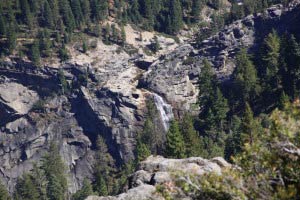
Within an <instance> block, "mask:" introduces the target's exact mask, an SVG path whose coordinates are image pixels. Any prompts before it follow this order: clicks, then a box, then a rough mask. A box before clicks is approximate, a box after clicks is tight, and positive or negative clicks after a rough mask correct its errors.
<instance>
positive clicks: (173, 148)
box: [166, 120, 186, 158]
mask: <svg viewBox="0 0 300 200" xmlns="http://www.w3.org/2000/svg"><path fill="white" fill-rule="evenodd" d="M185 151H186V150H185V143H184V139H183V136H182V134H181V132H180V129H179V125H178V122H177V121H175V120H174V121H172V122H171V125H170V128H169V131H168V133H167V141H166V156H167V157H170V158H184V157H185V156H186V152H185Z"/></svg>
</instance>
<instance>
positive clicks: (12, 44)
mask: <svg viewBox="0 0 300 200" xmlns="http://www.w3.org/2000/svg"><path fill="white" fill-rule="evenodd" d="M6 34H7V36H6V37H7V43H8V44H7V47H8V51H9V53H10V54H12V53H13V51H14V50H15V48H16V46H17V36H16V30H15V26H14V25H13V24H10V25H9V29H8V31H7V33H6Z"/></svg>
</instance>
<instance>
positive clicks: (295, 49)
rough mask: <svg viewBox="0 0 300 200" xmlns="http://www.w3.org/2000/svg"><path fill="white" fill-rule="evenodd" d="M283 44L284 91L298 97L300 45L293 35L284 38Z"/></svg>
mask: <svg viewBox="0 0 300 200" xmlns="http://www.w3.org/2000/svg"><path fill="white" fill-rule="evenodd" d="M287 37H288V36H287ZM282 46H283V48H282V53H281V59H282V61H281V65H282V66H283V69H282V72H281V74H282V76H283V78H282V80H283V87H284V91H285V92H286V94H287V95H289V96H291V97H292V98H294V99H296V98H297V97H299V95H300V45H299V44H298V43H297V41H296V39H295V37H294V36H293V35H292V36H290V37H289V38H284V39H283V41H282Z"/></svg>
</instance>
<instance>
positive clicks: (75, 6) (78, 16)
mask: <svg viewBox="0 0 300 200" xmlns="http://www.w3.org/2000/svg"><path fill="white" fill-rule="evenodd" d="M71 8H72V13H73V15H74V19H75V22H76V25H77V27H78V26H80V24H81V23H82V22H83V20H84V18H83V14H82V8H81V4H80V1H79V0H72V1H71Z"/></svg>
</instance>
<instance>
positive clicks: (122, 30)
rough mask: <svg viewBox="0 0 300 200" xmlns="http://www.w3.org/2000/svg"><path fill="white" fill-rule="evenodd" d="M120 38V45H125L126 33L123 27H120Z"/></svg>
mask: <svg viewBox="0 0 300 200" xmlns="http://www.w3.org/2000/svg"><path fill="white" fill-rule="evenodd" d="M121 38H122V45H123V46H124V44H125V43H126V32H125V28H124V26H122V27H121Z"/></svg>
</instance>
